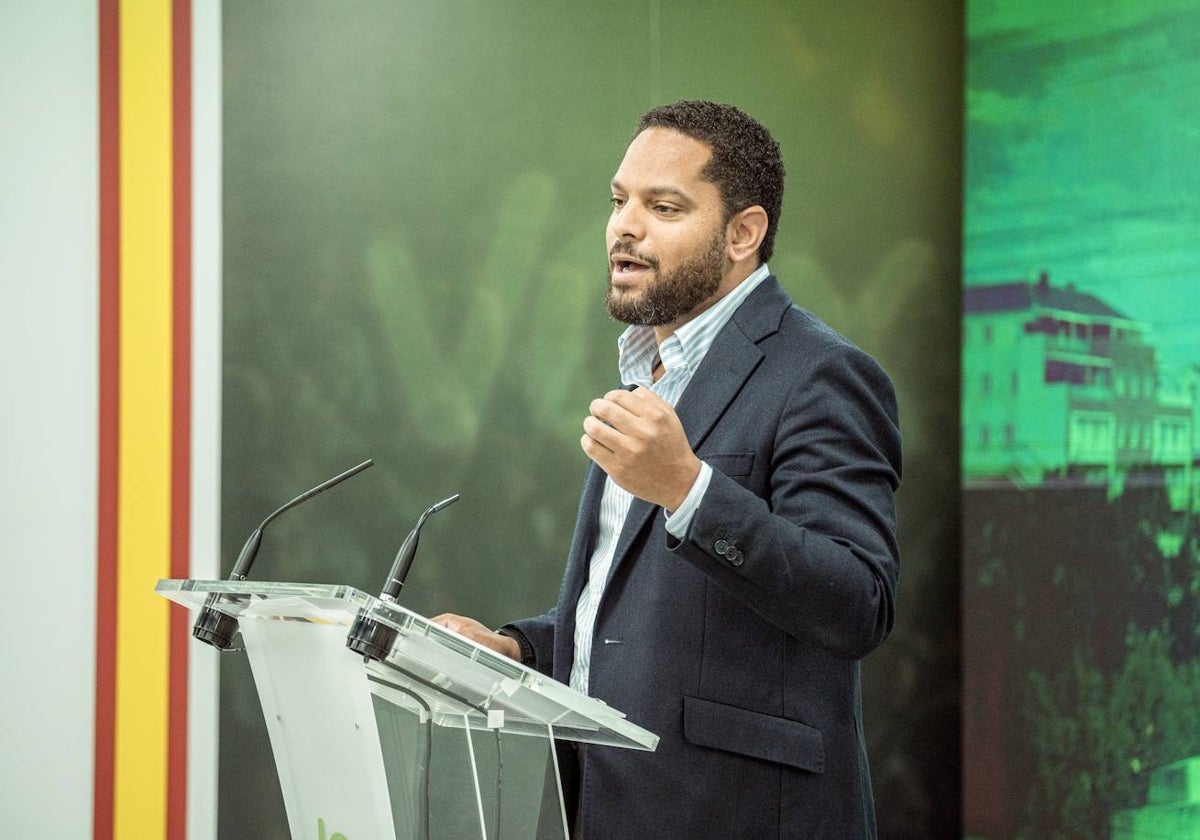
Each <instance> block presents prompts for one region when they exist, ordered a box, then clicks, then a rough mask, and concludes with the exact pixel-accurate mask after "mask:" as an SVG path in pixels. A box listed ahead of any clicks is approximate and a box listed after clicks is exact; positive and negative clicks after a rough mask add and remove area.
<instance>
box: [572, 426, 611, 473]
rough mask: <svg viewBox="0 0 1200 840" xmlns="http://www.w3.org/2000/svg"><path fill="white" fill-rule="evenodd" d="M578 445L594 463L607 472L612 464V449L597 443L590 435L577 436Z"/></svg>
mask: <svg viewBox="0 0 1200 840" xmlns="http://www.w3.org/2000/svg"><path fill="white" fill-rule="evenodd" d="M579 446H580V447H581V448H582V449H583V452H584V454H585V455H587V456H588V457H589V458H591V459H592V460H593V461H595V462H596V465H597V466H598V467H600V469H602V470H604V471H605V472H608V471H609V469H610V468H611V467H612V466H613V451H612V450H611V449H608V448H607V447H605V446H602V445H601V444H599V443H597V442H596V440H595V438H593V437H592V436H591V435H583V436H582V437H581V438H579Z"/></svg>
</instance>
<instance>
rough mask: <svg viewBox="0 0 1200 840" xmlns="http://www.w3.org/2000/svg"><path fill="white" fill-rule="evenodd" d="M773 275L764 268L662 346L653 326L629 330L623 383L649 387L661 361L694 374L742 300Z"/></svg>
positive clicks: (620, 344)
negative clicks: (655, 366) (657, 363)
mask: <svg viewBox="0 0 1200 840" xmlns="http://www.w3.org/2000/svg"><path fill="white" fill-rule="evenodd" d="M770 273H771V271H770V269H769V268H767V264H766V263H763V264H762V265H760V266H759V267H758V268H756V269H755V270H754V271H753V272H752V273H751V274H750V276H749V277H747V278H746V279H745V280H743V281H742V282H741V283H738V284H737V285H736V286H734V287H733V289H732V290H730V292H729V293H728V294H726V295H725V296H724V297H722V298H721V299H720V300H718V301H717V302H716V303H714V304H713V305H712V306H710V307H709V308H708V309H706V310H704V311H703V312H701V313H700V314H699V315H697V316H696V317H695V318H693V319H692V320H690V321H688V322H687V323H686V324H684V325H683V326H681V327H680V328H679V329H677V330H676V331H675V332H674V333H673V334H671V335H670V336H668V337H667V339H666V340H665V341H664V342H663V343H662V346H661V347H659V346H658V344H657V342H656V341H655V339H654V328H653V327H643V326H636V325H635V326H630V327H627V328H626V330H625V331H624V332H623V333H621V337H620V338H618V339H617V348H618V352H619V356H618V366H619V368H620V371H621V381H622V382H623V383H625V384H626V385H642V386H645V387H649V386H650V384H651V383H652V382H653V381H654V365H655V362H656V361H657V360H659V359H660V358H661V360H662V363H663V367H664V368H666V369H667V370H675V369H677V368H687V370H688V373H689V375H690V373H691V372H693V371H695V369H696V368H697V367H699V365H700V362H701V361H703V359H704V356H705V355H706V354H707V353H708V348H709V347H711V346H712V343H713V339H715V338H716V337H717V333H719V332H720V331H721V328H722V327H724V326H725V324H726V323H728V322H729V319H730V318H731V317H732V316H733V313H734V312H735V311H736V310H737V308H738V307H739V306H741V304H742V301H744V300H745V299H746V298H747V297H749V296H750V293H751V292H753V291H754V290H755V289H756V288H757V287H758V285H759V284H760V283H761V282H762V281H763V280H765V279H766V278H767V276H768V275H770Z"/></svg>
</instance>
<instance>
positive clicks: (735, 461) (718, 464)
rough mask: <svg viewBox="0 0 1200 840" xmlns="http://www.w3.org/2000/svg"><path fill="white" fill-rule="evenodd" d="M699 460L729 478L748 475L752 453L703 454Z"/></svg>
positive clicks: (751, 462)
mask: <svg viewBox="0 0 1200 840" xmlns="http://www.w3.org/2000/svg"><path fill="white" fill-rule="evenodd" d="M700 460H702V461H704V462H705V463H707V464H708V465H709V466H710V467H712V468H713V469H714V470H720V471H721V472H723V473H725V475H727V476H729V477H730V478H732V477H734V476H739V475H750V471H751V470H752V469H753V468H754V453H753V452H739V453H733V454H729V455H703V456H701V458H700Z"/></svg>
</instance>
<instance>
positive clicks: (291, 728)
mask: <svg viewBox="0 0 1200 840" xmlns="http://www.w3.org/2000/svg"><path fill="white" fill-rule="evenodd" d="M156 591H158V592H159V593H160V594H161V595H163V596H164V597H167V598H169V599H171V600H173V601H175V602H177V603H179V604H182V605H184V606H186V607H189V608H192V609H205V610H207V611H209V612H212V611H216V612H217V613H220V614H223V615H225V616H228V617H230V618H232V619H235V620H236V624H235V625H233V626H234V627H235V628H236V630H237V631H238V632H240V638H241V639H242V642H243V645H244V648H245V651H246V654H247V656H248V657H249V660H250V665H251V668H252V670H253V673H254V681H255V686H256V688H257V689H258V693H259V700H260V702H261V704H262V708H263V715H264V717H265V719H266V723H267V731H268V734H269V735H270V738H271V748H272V751H273V752H274V755H275V762H276V767H277V768H278V772H279V781H280V787H281V789H282V792H283V798H284V805H285V806H286V808H287V813H288V823H289V828H290V830H291V833H292V836H293V837H294V838H301V837H303V838H309V837H313V838H316V837H326V838H332V837H334V836H336V835H338V834H340V835H341V836H342V837H344V838H355V840H357V838H363V837H371V838H376V837H378V838H389V837H396V838H401V840H467V838H480V839H481V840H497V838H505V840H510V838H511V839H512V840H515V839H516V838H534V840H566V838H567V836H568V831H567V826H566V819H565V816H564V809H563V801H562V788H561V783H560V779H559V776H558V764H557V762H556V760H555V750H554V741H555V739H556V738H563V739H567V740H576V741H585V742H588V743H596V744H608V745H611V746H619V747H625V748H629V749H641V750H653V749H654V748H655V747H656V746H657V744H658V738H657V736H655V735H654V734H653V733H650V732H648V731H646V730H644V729H642V728H641V727H638V726H636V725H634V724H632V723H630V722H629V721H627V720H626V719H625V717H624V715H622V714H621V713H620V712H618V711H616V710H615V709H612V708H610V707H608V706H607V705H605V704H604V703H602V702H600V701H599V700H595V699H594V698H589V697H586V696H584V695H581V694H579V693H577V692H575V691H573V690H572V689H570V688H569V687H568V686H565V685H563V684H561V683H558V682H555V681H554V680H551V679H549V678H548V677H546V676H544V675H542V674H539V673H537V672H536V671H533V670H531V669H529V668H525V667H524V666H522V665H520V664H518V663H516V662H513V661H511V660H509V659H507V658H506V657H503V656H501V655H499V654H497V653H495V652H493V651H491V650H489V649H487V648H484V647H481V646H480V645H477V644H475V643H474V642H471V641H469V640H468V639H465V638H463V637H461V636H459V635H457V634H455V633H451V632H450V631H448V630H446V629H445V628H442V627H440V626H438V625H435V624H432V623H431V622H429V621H428V620H427V619H425V618H423V617H421V616H419V615H417V614H415V613H413V612H410V611H408V610H405V609H404V608H402V607H399V606H397V605H396V604H394V603H390V602H388V603H385V602H381V601H379V600H377V599H375V598H372V597H371V596H369V595H366V594H364V593H362V592H359V591H358V590H356V589H353V588H350V587H345V586H336V585H323V584H282V583H246V582H232V581H194V580H182V581H180V580H164V581H159V584H158V586H157V588H156ZM222 620H224V619H222ZM364 639H365V640H367V641H368V642H369V644H367V645H366V646H365V647H364V645H363V644H362V642H363V640H364ZM348 640H349V642H350V643H351V644H352V645H353V649H347V644H348ZM364 650H367V651H369V652H370V654H371V655H370V656H369V657H368V656H364V655H362V654H361V651H364ZM356 651H359V652H356Z"/></svg>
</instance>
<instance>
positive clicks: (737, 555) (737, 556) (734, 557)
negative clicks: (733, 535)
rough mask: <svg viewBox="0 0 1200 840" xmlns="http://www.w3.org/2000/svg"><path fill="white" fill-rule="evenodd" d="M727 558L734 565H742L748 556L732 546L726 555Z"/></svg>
mask: <svg viewBox="0 0 1200 840" xmlns="http://www.w3.org/2000/svg"><path fill="white" fill-rule="evenodd" d="M725 559H726V560H728V561H729V563H730V565H732V566H740V565H742V561H743V560H745V559H746V558H744V557H743V556H742V552H740V551H738V550H737V549H736V548H731V549H729V552H728V553H727V554H726V555H725Z"/></svg>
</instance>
